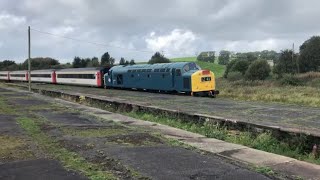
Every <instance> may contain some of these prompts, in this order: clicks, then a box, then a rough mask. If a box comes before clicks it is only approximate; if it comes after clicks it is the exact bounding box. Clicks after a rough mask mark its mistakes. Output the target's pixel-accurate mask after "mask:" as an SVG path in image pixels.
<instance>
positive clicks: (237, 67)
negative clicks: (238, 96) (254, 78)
mask: <svg viewBox="0 0 320 180" xmlns="http://www.w3.org/2000/svg"><path fill="white" fill-rule="evenodd" d="M249 65H250V62H249V61H247V60H239V61H236V62H235V63H234V64H233V66H232V67H231V69H230V72H236V71H237V72H240V73H242V75H244V74H245V73H246V71H247V69H248V67H249Z"/></svg>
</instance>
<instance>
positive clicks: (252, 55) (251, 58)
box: [246, 52, 258, 62]
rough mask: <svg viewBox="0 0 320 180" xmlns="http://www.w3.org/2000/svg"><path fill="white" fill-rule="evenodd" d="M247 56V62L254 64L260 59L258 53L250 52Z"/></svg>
mask: <svg viewBox="0 0 320 180" xmlns="http://www.w3.org/2000/svg"><path fill="white" fill-rule="evenodd" d="M246 56H247V60H248V61H249V62H253V61H255V60H257V59H258V55H257V53H254V52H248V53H246Z"/></svg>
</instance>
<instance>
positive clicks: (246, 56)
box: [236, 52, 258, 63]
mask: <svg viewBox="0 0 320 180" xmlns="http://www.w3.org/2000/svg"><path fill="white" fill-rule="evenodd" d="M236 59H237V60H246V61H249V62H250V63H251V62H253V61H255V60H257V59H258V53H257V52H247V53H237V57H236Z"/></svg>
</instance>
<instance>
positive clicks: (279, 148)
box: [124, 111, 320, 164]
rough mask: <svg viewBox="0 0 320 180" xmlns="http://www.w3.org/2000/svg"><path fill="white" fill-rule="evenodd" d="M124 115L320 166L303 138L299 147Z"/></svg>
mask: <svg viewBox="0 0 320 180" xmlns="http://www.w3.org/2000/svg"><path fill="white" fill-rule="evenodd" d="M124 114H126V115H128V116H131V117H134V118H137V119H142V120H146V121H152V122H157V123H160V124H165V125H169V126H172V127H176V128H179V129H183V130H187V131H191V132H194V133H198V134H201V135H204V136H206V137H209V138H216V139H220V140H224V141H227V142H231V143H236V144H242V145H245V146H248V147H252V148H255V149H259V150H263V151H267V152H271V153H275V154H280V155H284V156H288V157H292V158H295V159H299V160H304V161H308V162H311V163H315V164H320V159H315V158H313V157H312V156H311V155H309V154H308V153H305V152H303V149H304V148H303V138H301V139H297V140H296V141H299V140H301V141H302V142H301V143H300V144H299V145H297V144H295V143H291V144H292V145H291V144H289V143H287V142H280V141H279V140H277V139H276V138H275V137H273V136H272V134H271V133H269V132H264V133H260V134H257V135H254V134H253V133H250V132H237V134H234V133H232V131H228V130H227V129H226V128H225V127H220V126H218V125H215V124H211V123H205V124H196V123H191V122H183V121H179V120H177V119H172V118H168V117H165V116H160V115H158V116H155V115H152V114H149V113H140V112H133V111H132V112H128V113H124Z"/></svg>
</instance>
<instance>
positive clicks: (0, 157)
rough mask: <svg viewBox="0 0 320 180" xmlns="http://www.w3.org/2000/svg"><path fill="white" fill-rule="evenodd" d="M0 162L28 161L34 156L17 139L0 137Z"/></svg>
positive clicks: (20, 140)
mask: <svg viewBox="0 0 320 180" xmlns="http://www.w3.org/2000/svg"><path fill="white" fill-rule="evenodd" d="M0 145H1V146H0V161H6V159H8V160H16V159H19V160H21V159H29V158H32V157H33V156H34V155H33V154H32V152H31V151H30V150H29V149H28V147H27V144H26V143H25V142H24V141H23V140H22V139H20V138H18V137H12V136H3V135H0Z"/></svg>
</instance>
